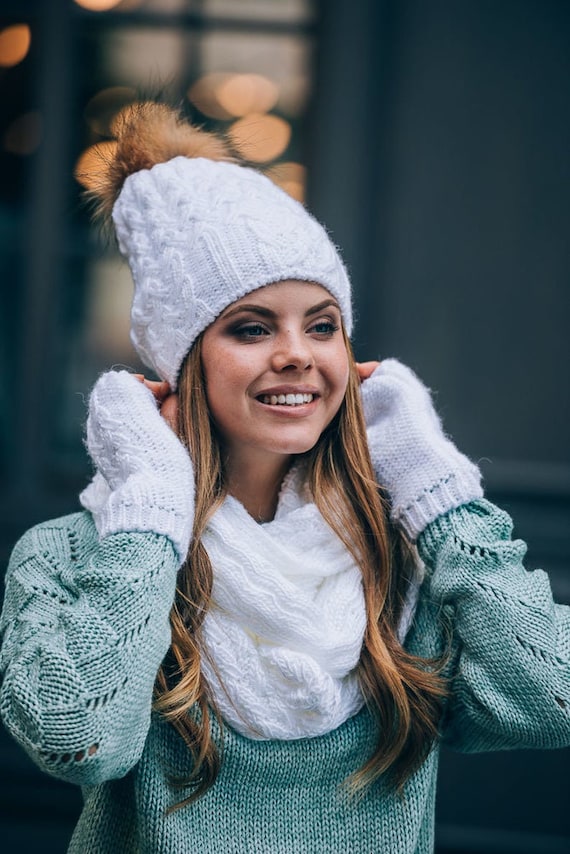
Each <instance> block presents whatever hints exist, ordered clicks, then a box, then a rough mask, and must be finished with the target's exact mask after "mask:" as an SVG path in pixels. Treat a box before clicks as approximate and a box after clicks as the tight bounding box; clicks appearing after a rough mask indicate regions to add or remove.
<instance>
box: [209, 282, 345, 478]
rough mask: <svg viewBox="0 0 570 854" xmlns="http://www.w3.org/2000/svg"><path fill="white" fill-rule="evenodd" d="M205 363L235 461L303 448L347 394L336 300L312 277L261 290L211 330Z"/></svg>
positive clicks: (214, 409)
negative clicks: (307, 280)
mask: <svg viewBox="0 0 570 854" xmlns="http://www.w3.org/2000/svg"><path fill="white" fill-rule="evenodd" d="M202 365H203V369H204V375H205V379H206V394H207V398H208V404H209V407H210V412H211V415H212V417H213V419H214V421H215V423H216V426H217V428H218V431H219V433H220V435H221V438H222V441H223V444H224V447H225V449H226V451H228V452H229V455H230V459H232V458H233V461H234V462H237V461H239V460H244V461H247V459H248V457H249V458H251V459H254V458H255V457H256V456H259V454H260V452H261V453H264V454H273V455H279V456H281V457H282V456H283V455H291V454H301V453H304V452H305V451H308V450H310V448H312V447H313V446H314V445H315V444H316V442H317V441H318V439H319V436H320V435H321V433H322V432H323V430H324V429H325V427H326V426H327V425H328V424H329V423H330V421H331V420H332V418H333V417H334V416H335V415H336V413H337V412H338V409H339V407H340V405H341V403H342V400H343V398H344V394H345V391H346V386H347V382H348V375H349V363H348V354H347V351H346V346H345V344H344V339H343V333H342V329H341V313H340V309H339V307H338V303H337V301H336V300H335V299H334V297H332V296H331V294H330V293H329V292H328V291H327V290H325V288H323V287H321V286H320V285H316V284H309V283H307V282H299V281H294V280H290V281H284V282H277V283H276V284H272V285H267V286H266V287H263V288H259V289H258V290H256V291H253V292H252V293H249V294H247V295H246V296H245V297H243V299H240V300H238V301H237V302H234V303H232V304H231V305H230V306H228V308H227V309H226V310H225V311H224V312H223V313H222V314H221V315H220V316H219V317H218V318H217V320H216V321H215V322H214V323H212V325H211V326H209V327H208V329H207V330H206V332H205V333H204V336H203V339H202Z"/></svg>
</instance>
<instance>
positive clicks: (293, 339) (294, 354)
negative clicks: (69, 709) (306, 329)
mask: <svg viewBox="0 0 570 854" xmlns="http://www.w3.org/2000/svg"><path fill="white" fill-rule="evenodd" d="M272 362H273V369H274V370H275V371H277V372H281V371H287V370H296V371H306V370H308V369H309V368H311V367H312V366H313V364H314V358H313V352H312V350H311V347H310V343H309V341H308V340H307V338H306V336H305V335H304V333H302V332H301V333H296V332H286V333H284V334H283V335H280V336H279V337H278V339H277V340H276V342H275V349H274V351H273V358H272Z"/></svg>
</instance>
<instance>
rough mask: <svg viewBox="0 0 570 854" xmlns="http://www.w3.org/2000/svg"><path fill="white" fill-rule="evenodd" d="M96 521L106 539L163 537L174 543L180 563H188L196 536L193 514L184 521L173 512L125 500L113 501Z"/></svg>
mask: <svg viewBox="0 0 570 854" xmlns="http://www.w3.org/2000/svg"><path fill="white" fill-rule="evenodd" d="M94 518H95V522H96V526H97V530H98V532H99V536H100V537H101V538H102V539H103V538H104V537H107V536H109V535H110V534H117V533H119V532H124V533H129V532H132V531H139V532H144V533H149V532H152V533H155V534H162V535H163V536H165V537H168V539H169V540H170V541H171V542H172V544H173V546H174V548H175V549H176V553H177V555H178V558H179V561H180V563H181V564H182V562H183V561H184V560H185V559H186V555H187V553H188V548H189V545H190V537H191V533H192V531H191V524H190V523H191V514H190V513H189V514H188V518H183V517H182V516H181V515H180V514H178V513H176V512H175V511H173V510H172V509H171V508H166V507H156V506H154V507H153V506H145V505H144V504H142V503H141V504H135V503H132V504H131V503H128V502H126V501H124V500H122V501H121V502H117V503H116V504H113V503H112V499H111V501H109V503H108V504H107V506H106V507H104V508H103V509H102V511H101V512H100V513H98V514H97V515H96V517H94Z"/></svg>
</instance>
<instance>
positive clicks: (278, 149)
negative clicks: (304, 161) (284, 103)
mask: <svg viewBox="0 0 570 854" xmlns="http://www.w3.org/2000/svg"><path fill="white" fill-rule="evenodd" d="M228 133H229V136H230V139H231V141H232V143H233V145H234V146H235V147H236V148H237V149H238V151H239V153H240V154H241V155H242V157H245V159H246V160H251V161H253V162H254V163H267V162H268V161H269V160H275V159H276V158H277V157H279V156H280V155H281V154H283V152H284V151H285V149H286V148H287V146H288V145H289V140H290V139H291V125H290V124H289V122H286V121H285V119H281V118H279V116H270V115H266V114H259V113H254V114H252V115H249V116H244V117H243V118H242V119H238V120H237V121H236V122H234V123H233V124H232V125H231V126H230V128H229V131H228Z"/></svg>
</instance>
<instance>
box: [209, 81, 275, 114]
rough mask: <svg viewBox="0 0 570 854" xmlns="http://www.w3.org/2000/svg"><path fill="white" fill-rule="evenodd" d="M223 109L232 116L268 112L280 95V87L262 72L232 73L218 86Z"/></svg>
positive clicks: (217, 94)
mask: <svg viewBox="0 0 570 854" xmlns="http://www.w3.org/2000/svg"><path fill="white" fill-rule="evenodd" d="M216 96H217V99H218V103H219V104H220V105H221V107H222V109H224V110H226V112H228V113H230V115H232V116H247V115H249V114H250V113H267V112H269V110H271V109H273V107H274V106H275V104H276V103H277V99H278V97H279V88H278V86H276V85H275V83H272V81H271V80H268V78H267V77H263V75H261V74H232V75H230V76H229V77H228V78H227V79H226V80H224V81H221V82H220V83H219V85H218V86H217V87H216Z"/></svg>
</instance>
